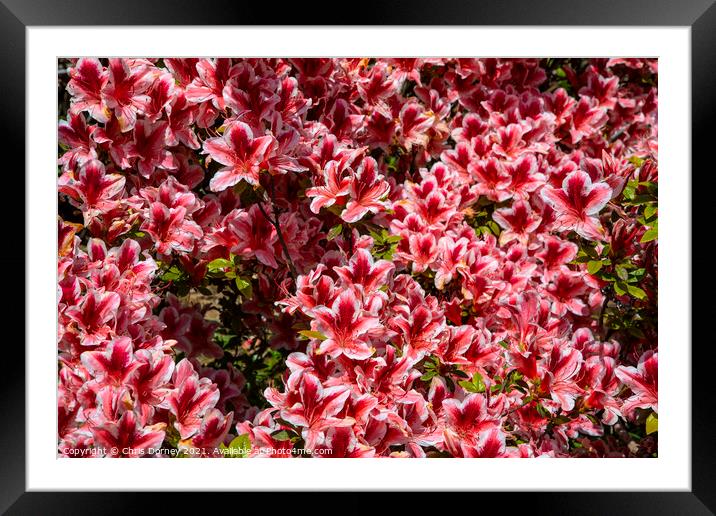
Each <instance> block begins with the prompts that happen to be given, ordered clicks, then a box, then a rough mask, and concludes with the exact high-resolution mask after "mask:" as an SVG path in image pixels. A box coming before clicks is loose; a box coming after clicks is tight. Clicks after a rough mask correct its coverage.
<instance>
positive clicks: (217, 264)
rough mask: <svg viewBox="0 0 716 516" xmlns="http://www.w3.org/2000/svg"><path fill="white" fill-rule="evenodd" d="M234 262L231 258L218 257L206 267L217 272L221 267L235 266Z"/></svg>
mask: <svg viewBox="0 0 716 516" xmlns="http://www.w3.org/2000/svg"><path fill="white" fill-rule="evenodd" d="M233 266H234V264H233V263H232V262H231V261H230V260H226V259H224V258H217V259H216V260H212V261H210V262H209V263H208V264H207V265H206V268H207V269H208V270H209V272H215V271H217V270H219V269H228V268H229V267H233Z"/></svg>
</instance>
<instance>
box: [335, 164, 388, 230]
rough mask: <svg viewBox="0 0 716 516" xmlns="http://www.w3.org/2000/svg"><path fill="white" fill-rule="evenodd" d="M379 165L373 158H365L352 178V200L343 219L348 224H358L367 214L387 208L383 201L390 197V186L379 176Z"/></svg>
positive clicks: (344, 212)
mask: <svg viewBox="0 0 716 516" xmlns="http://www.w3.org/2000/svg"><path fill="white" fill-rule="evenodd" d="M377 167H378V165H377V164H376V162H375V160H374V159H373V158H365V159H364V160H363V162H362V163H361V164H360V166H359V167H358V170H357V171H356V173H355V175H354V176H353V177H352V178H351V184H350V188H349V190H348V194H349V198H350V200H349V201H348V203H347V204H346V209H345V210H344V211H343V213H341V218H342V219H343V220H344V221H346V222H356V221H358V220H360V219H361V218H363V216H365V214H366V213H378V211H379V210H382V209H384V208H385V206H386V202H385V201H383V200H382V199H383V198H384V197H385V196H387V195H388V192H389V191H390V185H388V183H387V182H386V181H385V180H384V179H383V176H382V175H380V174H378V171H377Z"/></svg>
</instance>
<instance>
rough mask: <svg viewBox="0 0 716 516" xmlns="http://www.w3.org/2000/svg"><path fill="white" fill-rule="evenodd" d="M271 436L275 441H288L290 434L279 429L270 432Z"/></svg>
mask: <svg viewBox="0 0 716 516" xmlns="http://www.w3.org/2000/svg"><path fill="white" fill-rule="evenodd" d="M271 437H273V438H274V439H276V440H277V441H290V440H291V434H289V433H288V432H287V431H286V430H280V431H278V432H276V433H275V434H272V435H271Z"/></svg>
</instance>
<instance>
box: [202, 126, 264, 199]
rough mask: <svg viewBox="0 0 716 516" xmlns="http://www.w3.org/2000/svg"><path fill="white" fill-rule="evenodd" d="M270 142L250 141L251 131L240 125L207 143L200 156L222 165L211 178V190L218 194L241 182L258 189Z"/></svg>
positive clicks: (228, 128)
mask: <svg viewBox="0 0 716 516" xmlns="http://www.w3.org/2000/svg"><path fill="white" fill-rule="evenodd" d="M274 141H275V140H274V138H273V137H271V136H259V137H256V138H254V133H253V131H252V130H251V128H250V127H249V126H248V125H247V124H245V123H243V122H236V123H235V124H232V125H230V126H229V127H227V128H226V130H225V131H224V135H223V136H221V137H219V138H210V139H209V140H207V141H206V142H205V143H204V153H205V154H208V155H209V156H211V159H214V160H216V161H218V162H219V163H221V164H222V165H226V166H225V167H224V168H222V169H221V170H219V171H218V172H217V173H216V174H215V175H214V177H212V178H211V183H210V187H211V190H212V191H214V192H220V191H222V190H225V189H227V188H229V187H230V186H234V185H235V184H237V183H238V182H239V181H241V180H242V179H244V180H245V181H246V182H248V183H250V184H252V185H258V183H259V172H260V171H261V168H262V165H263V164H264V162H265V161H266V159H268V157H269V153H270V150H271V146H272V145H273V144H274Z"/></svg>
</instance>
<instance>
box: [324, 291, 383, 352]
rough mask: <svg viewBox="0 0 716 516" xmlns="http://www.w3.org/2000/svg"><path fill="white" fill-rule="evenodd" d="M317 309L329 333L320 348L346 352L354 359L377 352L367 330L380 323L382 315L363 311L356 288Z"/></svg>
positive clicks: (325, 331) (325, 350) (326, 350)
mask: <svg viewBox="0 0 716 516" xmlns="http://www.w3.org/2000/svg"><path fill="white" fill-rule="evenodd" d="M313 312H314V314H315V316H316V323H317V328H318V331H320V332H321V333H323V334H324V335H325V336H326V339H325V340H323V341H322V342H321V345H320V347H319V348H318V351H319V352H321V353H327V354H328V355H330V356H331V357H336V356H339V355H341V354H343V355H345V356H347V357H348V358H353V359H362V358H368V357H369V356H371V355H372V354H373V353H374V352H375V350H374V349H373V348H372V347H371V346H370V343H369V342H368V341H366V339H365V334H366V333H367V332H368V331H369V330H371V329H373V328H376V327H378V318H377V317H374V316H371V315H367V314H365V313H364V312H363V309H362V307H361V303H360V301H359V300H358V298H356V295H355V294H354V293H353V291H352V290H346V291H345V292H343V293H341V294H339V295H338V297H336V300H335V301H334V302H333V305H332V306H331V307H330V308H328V307H318V308H315V309H314V310H313Z"/></svg>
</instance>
